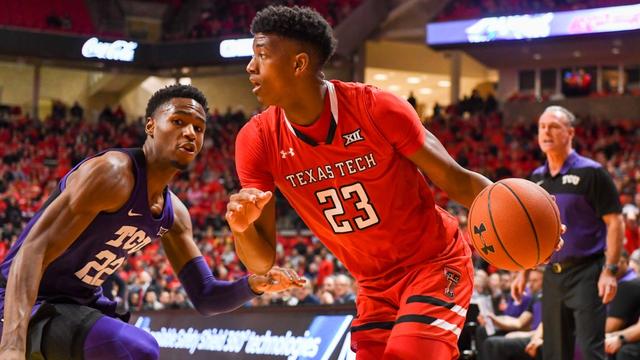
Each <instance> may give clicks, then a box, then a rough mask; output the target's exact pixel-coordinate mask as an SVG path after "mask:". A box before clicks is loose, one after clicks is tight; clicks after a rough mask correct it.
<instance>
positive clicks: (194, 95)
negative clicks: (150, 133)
mask: <svg viewBox="0 0 640 360" xmlns="http://www.w3.org/2000/svg"><path fill="white" fill-rule="evenodd" d="M175 98H187V99H193V100H195V101H197V102H198V104H200V105H202V108H203V109H204V112H205V114H206V113H208V112H209V108H208V107H207V98H206V97H205V96H204V94H203V93H202V92H201V91H200V90H198V88H196V87H194V86H191V85H182V84H174V85H169V86H166V87H164V88H162V89H160V90H158V91H156V92H155V94H153V95H152V96H151V99H149V102H148V103H147V110H146V112H145V115H144V117H145V119H146V118H149V117H151V116H152V115H153V113H154V112H155V111H156V110H157V109H158V108H159V107H160V106H161V105H162V104H164V103H166V102H167V101H169V100H171V99H175Z"/></svg>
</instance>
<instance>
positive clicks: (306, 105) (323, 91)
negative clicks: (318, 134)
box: [280, 76, 328, 126]
mask: <svg viewBox="0 0 640 360" xmlns="http://www.w3.org/2000/svg"><path fill="white" fill-rule="evenodd" d="M298 84H299V85H298V86H297V87H296V89H295V92H292V94H294V95H293V96H291V97H290V98H289V99H288V101H286V103H284V104H282V105H281V106H280V107H281V108H282V109H283V110H284V112H285V114H286V115H287V119H289V121H291V122H292V123H295V124H297V125H302V126H309V125H311V124H313V123H314V122H316V120H318V119H319V118H320V115H322V111H323V110H324V97H325V96H328V94H327V86H326V85H325V84H324V82H323V81H322V78H320V77H319V76H318V77H315V78H314V79H312V80H310V81H299V82H298Z"/></svg>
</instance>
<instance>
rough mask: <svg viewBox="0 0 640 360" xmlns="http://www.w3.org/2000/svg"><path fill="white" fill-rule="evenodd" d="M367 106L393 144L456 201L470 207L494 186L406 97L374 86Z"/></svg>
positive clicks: (366, 100)
mask: <svg viewBox="0 0 640 360" xmlns="http://www.w3.org/2000/svg"><path fill="white" fill-rule="evenodd" d="M365 108H366V109H367V111H368V112H369V114H370V116H371V119H372V121H373V123H374V124H375V126H376V127H377V128H378V129H379V131H380V133H381V134H383V136H385V137H386V138H387V140H388V141H389V142H390V143H391V145H392V146H393V147H394V148H395V149H396V150H397V151H398V152H400V153H401V154H403V155H404V156H405V157H407V158H408V159H409V160H411V161H412V162H413V163H414V164H416V165H417V166H418V168H420V170H422V171H423V172H424V173H425V174H426V175H427V176H428V177H429V178H430V179H431V180H432V181H433V182H434V183H435V184H436V185H438V187H440V188H441V189H443V190H445V191H446V192H447V194H449V197H451V198H452V199H454V200H455V201H457V202H459V203H460V204H462V205H464V206H466V207H467V208H468V207H470V206H471V204H472V203H473V200H474V199H475V197H476V195H478V194H479V193H480V191H481V190H482V189H484V188H485V187H486V186H489V185H491V181H490V180H489V179H487V178H486V177H484V176H482V175H480V174H478V173H475V172H473V171H469V170H467V169H465V168H463V167H462V166H460V165H459V164H458V163H457V162H456V161H455V160H454V159H453V158H452V157H451V155H449V153H448V152H447V150H446V149H445V148H444V146H442V144H441V143H440V141H439V140H438V139H437V138H436V137H435V136H434V135H433V134H432V133H430V132H429V131H427V130H425V128H424V127H423V126H422V123H421V122H420V118H419V117H418V114H417V113H416V111H415V110H414V109H413V107H411V105H409V103H408V102H407V101H406V100H404V99H400V98H398V97H397V96H395V95H393V94H391V93H388V92H385V91H382V90H378V89H375V88H372V89H370V93H369V94H368V96H367V97H365Z"/></svg>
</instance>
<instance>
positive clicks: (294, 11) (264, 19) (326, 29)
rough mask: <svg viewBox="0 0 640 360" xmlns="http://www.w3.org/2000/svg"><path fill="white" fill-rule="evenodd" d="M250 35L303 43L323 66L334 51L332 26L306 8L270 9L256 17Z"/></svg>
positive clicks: (275, 7)
mask: <svg viewBox="0 0 640 360" xmlns="http://www.w3.org/2000/svg"><path fill="white" fill-rule="evenodd" d="M251 33H252V34H254V35H255V34H257V33H265V34H275V35H279V36H283V37H286V38H289V39H294V40H298V41H302V42H305V43H307V44H309V45H311V46H313V47H314V49H315V50H316V51H317V52H318V60H319V65H320V67H322V66H323V65H324V64H325V63H326V62H327V60H329V58H330V57H331V55H333V52H334V51H335V50H336V43H337V41H336V38H335V37H334V36H333V29H331V25H329V23H328V22H327V20H325V19H324V18H323V17H322V15H320V14H319V13H318V12H317V11H315V10H313V9H311V8H309V7H306V6H305V7H300V6H293V7H287V6H269V7H266V8H264V9H262V10H260V11H258V13H257V14H256V17H255V18H253V21H252V22H251Z"/></svg>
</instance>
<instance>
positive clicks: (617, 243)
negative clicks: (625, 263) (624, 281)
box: [606, 215, 624, 264]
mask: <svg viewBox="0 0 640 360" xmlns="http://www.w3.org/2000/svg"><path fill="white" fill-rule="evenodd" d="M623 239H624V223H623V222H622V215H618V216H615V217H613V218H612V219H611V220H610V221H609V224H607V252H606V256H607V264H617V263H618V261H619V260H620V251H621V250H622V242H623Z"/></svg>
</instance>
